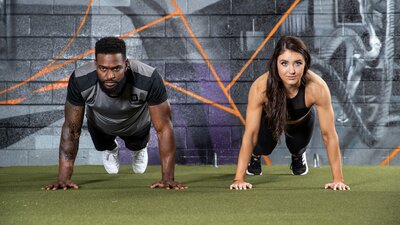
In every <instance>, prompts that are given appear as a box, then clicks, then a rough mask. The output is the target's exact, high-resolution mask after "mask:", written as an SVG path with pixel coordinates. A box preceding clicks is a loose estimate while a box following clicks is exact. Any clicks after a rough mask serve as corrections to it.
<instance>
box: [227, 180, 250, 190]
mask: <svg viewBox="0 0 400 225" xmlns="http://www.w3.org/2000/svg"><path fill="white" fill-rule="evenodd" d="M252 188H253V185H251V184H250V183H247V182H245V181H241V180H235V181H234V182H233V184H231V186H230V189H231V190H247V189H252Z"/></svg>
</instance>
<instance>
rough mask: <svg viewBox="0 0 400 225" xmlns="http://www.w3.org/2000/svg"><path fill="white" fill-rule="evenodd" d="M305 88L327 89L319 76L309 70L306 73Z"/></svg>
mask: <svg viewBox="0 0 400 225" xmlns="http://www.w3.org/2000/svg"><path fill="white" fill-rule="evenodd" d="M306 86H307V87H309V88H312V89H315V88H316V89H319V88H325V87H327V84H326V82H325V81H324V80H323V79H322V78H321V76H320V75H318V74H316V73H314V72H313V71H311V70H308V71H307V84H306Z"/></svg>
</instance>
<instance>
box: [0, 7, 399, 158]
mask: <svg viewBox="0 0 400 225" xmlns="http://www.w3.org/2000/svg"><path fill="white" fill-rule="evenodd" d="M34 2H35V1H33V2H32V3H31V2H30V3H26V2H24V1H21V2H19V1H16V2H7V1H0V3H2V4H1V7H2V10H1V11H2V14H0V17H1V21H2V25H1V26H0V31H2V33H3V34H5V35H2V36H3V38H1V39H0V40H1V42H0V49H4V51H3V50H2V51H1V53H0V54H2V55H0V57H1V58H0V59H1V63H0V68H1V74H0V77H1V80H0V104H1V106H0V111H1V117H0V140H1V145H0V149H1V150H0V154H1V155H2V157H0V166H1V165H3V166H5V165H42V164H56V163H57V155H58V143H59V133H60V129H61V128H60V127H61V124H62V122H63V103H64V101H65V94H66V92H65V87H66V83H67V81H68V78H69V75H70V73H71V72H72V71H73V69H75V68H76V67H77V66H79V65H82V64H83V63H85V62H87V61H90V60H93V52H94V49H93V46H94V43H95V41H96V40H97V39H98V38H100V37H102V36H106V35H111V36H121V37H122V38H124V39H125V40H126V42H127V45H128V56H129V57H130V58H136V59H139V60H141V61H144V62H146V63H148V64H150V65H152V66H155V67H157V68H158V69H159V70H160V71H161V73H162V74H163V75H164V79H165V84H166V86H167V88H168V93H169V96H170V100H171V103H172V109H173V114H174V127H175V133H176V137H177V142H178V143H177V148H178V150H177V151H178V152H177V153H178V155H177V162H178V163H179V164H193V163H195V164H212V163H220V164H227V163H236V159H237V154H238V151H239V148H240V142H241V136H242V134H243V125H244V118H245V109H246V102H247V93H248V90H249V88H250V85H251V83H252V81H253V80H254V79H256V78H257V77H258V76H259V75H261V74H262V73H264V72H265V69H266V65H267V61H268V57H269V55H270V54H271V51H272V49H273V46H274V42H275V40H276V37H279V36H280V35H284V34H289V35H296V36H300V37H301V38H302V39H303V40H305V41H306V43H307V44H308V45H309V47H310V48H311V51H312V55H313V65H312V69H313V70H315V71H316V72H317V73H318V74H321V76H322V77H323V79H325V80H326V81H327V83H328V84H329V87H330V89H331V93H332V95H333V103H334V106H335V115H336V122H337V124H336V126H337V130H338V133H339V136H340V141H341V149H342V153H343V157H344V160H343V161H344V163H345V164H353V165H378V164H381V165H398V164H399V162H400V160H399V156H396V155H397V153H398V152H399V151H400V147H398V146H399V142H398V141H397V140H396V137H398V135H399V133H400V132H399V131H400V129H399V128H398V124H399V122H400V116H399V110H400V107H399V106H398V102H399V100H398V96H399V95H400V94H399V93H400V91H399V90H400V88H398V87H399V86H398V82H399V77H398V75H396V73H397V70H396V68H397V67H398V61H395V59H396V57H398V56H396V54H395V49H396V48H398V42H399V41H398V40H397V39H396V36H395V34H396V32H398V29H397V28H396V27H395V25H394V24H395V23H394V21H395V19H396V18H395V17H396V13H395V12H398V11H399V5H398V4H396V3H395V1H394V0H386V1H380V0H371V1H367V0H346V1H345V0H335V1H329V0H319V1H313V0H309V1H299V0H296V1H276V2H275V1H257V0H252V1H244V0H243V1H242V0H210V1H201V2H199V1H191V0H185V1H183V0H182V1H175V0H146V1H134V0H130V1H119V2H118V3H115V2H114V1H113V2H111V1H110V2H108V1H104V2H100V3H99V2H97V3H96V1H91V0H90V1H71V2H68V3H65V2H61V1H54V2H53V1H48V3H47V2H46V1H40V2H39V1H38V3H34ZM327 12H329V13H327ZM397 17H398V16H397ZM397 19H398V18H397ZM397 74H398V73H397ZM315 132H316V133H315V134H314V137H313V140H312V142H311V144H310V146H309V148H310V150H309V151H310V153H311V154H313V155H317V156H319V158H320V159H321V163H322V164H323V163H326V162H327V161H326V154H325V153H324V146H323V144H322V141H321V137H320V135H319V133H318V132H319V130H318V129H316V131H315ZM283 143H284V142H283ZM278 148H280V149H278V150H277V151H274V153H273V154H272V155H271V156H270V157H266V158H265V162H266V163H267V164H271V163H272V164H287V163H288V162H289V159H288V158H289V152H288V151H287V150H286V149H285V146H284V145H280V146H278ZM149 154H150V155H149V156H150V163H151V164H157V163H158V155H157V144H156V141H155V134H154V132H153V131H152V139H151V143H150V145H149ZM127 156H128V154H126V151H125V153H123V154H122V156H121V157H122V160H123V162H124V163H128V162H129V159H128V157H127ZM309 158H311V157H309ZM100 162H101V160H100V157H99V155H98V154H97V152H96V151H95V150H93V145H92V143H91V140H90V137H89V136H88V134H87V130H86V127H84V132H83V136H82V138H81V143H80V153H79V155H78V161H77V163H78V164H79V163H80V164H98V163H100Z"/></svg>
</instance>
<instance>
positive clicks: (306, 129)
mask: <svg viewBox="0 0 400 225" xmlns="http://www.w3.org/2000/svg"><path fill="white" fill-rule="evenodd" d="M313 130H314V110H313V109H311V111H310V112H309V113H308V114H307V115H306V117H304V118H303V119H302V120H301V121H299V122H298V123H295V124H290V125H287V129H286V131H285V138H286V146H287V147H288V149H289V151H290V153H292V155H301V154H303V153H304V152H305V151H306V148H307V145H308V144H309V143H310V140H311V137H312V133H313ZM276 145H277V142H276V141H275V140H274V139H273V137H272V133H271V130H270V128H269V126H268V123H267V120H266V118H265V112H264V111H263V113H262V117H261V123H260V130H259V132H258V141H257V145H256V146H255V147H254V150H253V154H254V155H269V154H271V153H272V151H273V150H274V148H275V147H276Z"/></svg>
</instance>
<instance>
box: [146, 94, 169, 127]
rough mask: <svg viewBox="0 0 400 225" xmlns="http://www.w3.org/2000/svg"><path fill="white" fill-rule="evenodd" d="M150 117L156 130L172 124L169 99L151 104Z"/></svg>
mask: <svg viewBox="0 0 400 225" xmlns="http://www.w3.org/2000/svg"><path fill="white" fill-rule="evenodd" d="M149 111H150V117H151V121H152V123H153V126H154V128H155V129H156V130H160V129H162V128H164V127H165V126H168V125H171V126H172V122H171V107H170V105H169V102H168V100H167V101H164V102H163V103H160V104H158V105H152V106H149Z"/></svg>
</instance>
